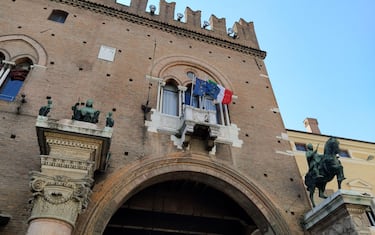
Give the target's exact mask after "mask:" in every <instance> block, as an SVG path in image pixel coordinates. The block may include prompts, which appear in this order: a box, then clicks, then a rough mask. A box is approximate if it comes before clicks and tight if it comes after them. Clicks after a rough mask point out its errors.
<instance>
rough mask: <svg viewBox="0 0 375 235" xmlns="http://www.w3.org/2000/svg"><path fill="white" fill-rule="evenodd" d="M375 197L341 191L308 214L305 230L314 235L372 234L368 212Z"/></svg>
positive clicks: (305, 220)
mask: <svg viewBox="0 0 375 235" xmlns="http://www.w3.org/2000/svg"><path fill="white" fill-rule="evenodd" d="M372 199H373V197H371V196H368V195H365V194H361V193H359V192H356V191H352V190H339V191H337V192H336V193H334V194H332V195H331V196H329V197H328V198H327V199H325V200H324V201H323V202H322V203H321V204H319V205H317V207H315V208H313V209H312V210H311V211H309V212H307V213H306V215H305V218H304V227H305V230H307V231H309V232H310V234H312V235H315V234H316V235H317V234H319V235H326V234H327V235H328V234H362V235H365V234H372V232H371V227H370V226H371V225H370V221H369V219H368V217H367V215H366V210H369V209H370V207H371V201H372Z"/></svg>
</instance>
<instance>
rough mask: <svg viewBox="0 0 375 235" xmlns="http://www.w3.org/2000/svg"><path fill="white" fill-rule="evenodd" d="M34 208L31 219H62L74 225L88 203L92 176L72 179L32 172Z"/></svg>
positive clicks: (31, 183) (31, 182)
mask: <svg viewBox="0 0 375 235" xmlns="http://www.w3.org/2000/svg"><path fill="white" fill-rule="evenodd" d="M30 178H31V179H30V188H31V191H32V193H33V201H32V202H33V210H32V213H31V217H30V218H29V221H31V220H33V219H37V218H50V219H57V220H62V221H64V222H66V223H68V224H70V225H71V226H72V227H74V224H75V221H76V219H77V216H78V214H79V213H81V212H82V211H83V210H84V209H85V208H86V207H87V205H88V202H89V195H90V194H91V189H90V188H91V185H92V184H93V182H94V180H93V179H92V178H88V177H87V178H82V179H72V178H70V177H68V176H61V175H56V176H49V175H45V174H43V173H40V172H36V171H32V172H30Z"/></svg>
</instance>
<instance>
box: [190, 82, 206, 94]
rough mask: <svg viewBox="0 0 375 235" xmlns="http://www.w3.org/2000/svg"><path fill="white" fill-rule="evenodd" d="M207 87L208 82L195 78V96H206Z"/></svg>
mask: <svg viewBox="0 0 375 235" xmlns="http://www.w3.org/2000/svg"><path fill="white" fill-rule="evenodd" d="M206 87H207V82H206V81H204V80H201V79H199V78H195V87H194V90H193V95H199V96H204V94H205V93H206Z"/></svg>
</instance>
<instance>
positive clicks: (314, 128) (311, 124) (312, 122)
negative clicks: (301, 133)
mask: <svg viewBox="0 0 375 235" xmlns="http://www.w3.org/2000/svg"><path fill="white" fill-rule="evenodd" d="M303 123H304V124H305V128H306V131H307V132H310V133H314V134H319V135H320V134H321V133H320V130H319V125H318V120H317V119H316V118H306V119H305V120H304V121H303Z"/></svg>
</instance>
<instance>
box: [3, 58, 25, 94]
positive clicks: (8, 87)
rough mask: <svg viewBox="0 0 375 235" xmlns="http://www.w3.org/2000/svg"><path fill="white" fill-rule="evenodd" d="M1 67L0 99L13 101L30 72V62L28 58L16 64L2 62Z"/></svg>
mask: <svg viewBox="0 0 375 235" xmlns="http://www.w3.org/2000/svg"><path fill="white" fill-rule="evenodd" d="M3 56H4V55H3ZM1 65H2V68H1V70H0V99H2V100H6V101H13V100H14V99H15V98H16V96H17V94H18V92H19V91H20V89H21V87H22V85H23V82H24V81H25V79H26V77H27V74H28V73H29V71H30V66H31V65H32V61H31V60H30V59H28V58H23V59H19V60H17V62H16V63H12V62H8V61H4V60H2V63H1Z"/></svg>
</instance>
